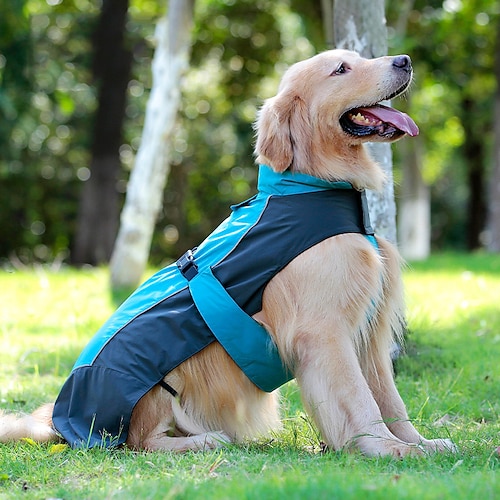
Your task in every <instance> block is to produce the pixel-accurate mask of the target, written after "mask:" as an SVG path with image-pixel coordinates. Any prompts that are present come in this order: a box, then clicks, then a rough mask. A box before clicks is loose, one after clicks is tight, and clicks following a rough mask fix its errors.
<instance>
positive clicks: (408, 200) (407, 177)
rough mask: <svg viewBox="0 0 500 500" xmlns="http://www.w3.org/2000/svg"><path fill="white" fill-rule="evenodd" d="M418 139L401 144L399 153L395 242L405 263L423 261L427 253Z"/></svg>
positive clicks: (427, 211)
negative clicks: (400, 167)
mask: <svg viewBox="0 0 500 500" xmlns="http://www.w3.org/2000/svg"><path fill="white" fill-rule="evenodd" d="M419 145H420V141H419V139H418V138H415V139H412V140H411V141H405V142H404V143H403V144H401V146H400V151H401V153H402V160H403V162H402V172H403V175H402V179H403V180H402V182H401V196H400V199H399V220H398V240H399V250H400V252H401V255H402V256H403V257H404V258H405V259H408V260H423V259H425V258H427V257H428V256H429V254H430V246H431V245H430V241H431V223H430V220H431V199H430V198H431V197H430V189H429V186H427V184H426V183H425V182H424V180H423V178H422V174H421V165H420V163H421V158H422V155H421V153H420V151H419Z"/></svg>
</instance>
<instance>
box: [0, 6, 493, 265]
mask: <svg viewBox="0 0 500 500" xmlns="http://www.w3.org/2000/svg"><path fill="white" fill-rule="evenodd" d="M0 4H1V10H0V12H1V15H0V229H1V230H0V263H3V264H5V265H7V264H9V263H10V264H12V263H14V264H19V265H21V264H30V263H33V262H54V261H58V262H63V261H64V262H67V263H70V264H92V265H95V264H101V263H106V261H107V260H108V259H109V257H110V255H109V254H104V255H102V254H101V255H95V254H92V252H91V251H90V252H89V251H87V250H83V247H82V248H79V245H80V246H81V241H82V236H81V235H82V234H88V233H89V229H90V232H92V227H90V228H89V224H90V225H91V224H92V222H90V221H89V220H88V219H86V217H85V214H84V213H83V211H82V205H83V203H82V197H83V193H84V188H85V185H86V184H88V181H89V179H90V176H91V174H92V175H94V176H98V178H99V179H102V182H101V186H102V188H103V190H104V191H102V192H104V193H105V194H104V195H103V196H101V197H102V198H105V199H106V201H107V203H108V208H106V209H105V210H104V209H103V216H102V218H103V221H102V222H103V223H104V224H107V227H108V229H107V230H108V231H109V234H110V235H113V238H114V236H115V235H116V232H117V229H118V221H119V214H120V208H121V206H122V204H123V202H124V197H125V193H126V190H127V181H128V178H129V173H130V170H131V169H132V167H133V166H134V159H135V156H136V153H137V150H138V147H139V144H140V141H141V132H142V126H143V123H144V114H145V107H146V103H147V99H148V96H149V92H150V89H151V85H152V82H151V61H152V57H153V53H154V44H153V35H154V30H155V25H156V23H157V21H158V19H159V18H161V17H162V16H164V15H165V8H166V2H160V1H154V0H120V1H118V0H102V2H97V1H91V0H1V1H0ZM321 4H322V2H321V0H314V1H308V0H238V1H235V0H197V1H196V4H195V19H194V26H195V28H194V32H193V42H192V49H191V59H190V69H189V71H188V72H187V74H186V75H185V78H184V81H183V84H182V100H181V108H180V110H179V118H178V123H177V125H176V128H175V134H174V137H173V138H172V141H173V143H172V144H173V148H172V154H171V169H170V173H169V176H168V183H167V187H166V189H165V192H164V203H163V208H162V211H161V214H160V216H159V218H158V221H157V224H156V230H155V234H154V238H153V243H152V248H151V254H150V262H151V264H153V265H155V266H156V265H160V264H162V263H164V262H166V261H168V260H169V259H172V258H175V257H177V256H178V255H179V254H181V253H182V252H184V251H185V250H186V249H187V248H190V247H192V246H195V245H196V244H198V243H199V242H200V241H201V240H202V239H203V238H204V237H205V236H206V235H207V234H208V233H209V232H211V230H212V229H213V228H214V227H215V226H216V225H217V224H219V222H220V221H221V220H222V219H223V218H225V217H226V216H227V214H228V206H229V205H230V204H232V203H235V202H238V201H241V200H243V199H245V198H247V197H249V196H250V195H251V194H253V190H254V188H255V181H256V172H257V170H256V167H255V164H254V158H253V144H254V132H253V129H252V122H253V120H254V119H255V116H256V110H257V109H258V107H259V106H260V105H261V104H262V102H263V100H264V99H265V98H267V97H270V96H271V95H273V94H274V93H275V91H276V88H277V83H278V81H279V78H280V76H281V74H282V73H283V71H284V70H285V69H286V67H287V66H288V65H290V64H292V63H293V62H296V61H297V60H300V59H303V58H306V57H309V56H311V55H313V54H315V53H317V52H319V51H322V50H325V49H328V48H332V47H331V44H330V43H329V42H328V34H327V33H325V29H324V26H325V23H324V14H323V9H322V5H321ZM385 5H386V16H387V28H388V44H389V54H399V53H408V54H409V55H410V56H411V57H412V60H413V63H414V68H415V82H414V84H413V86H412V89H411V92H410V94H409V95H408V96H407V97H406V98H404V99H398V100H395V101H394V102H393V105H394V106H395V107H397V108H398V109H402V110H404V111H405V112H407V113H409V114H410V115H411V116H412V117H413V118H414V120H415V121H416V122H417V123H418V125H419V126H420V129H421V134H420V136H419V137H418V138H416V139H412V140H404V141H401V142H398V143H397V144H396V145H395V146H394V148H393V154H394V177H395V180H396V188H395V189H396V203H397V204H398V208H400V209H401V210H400V211H401V213H403V212H404V211H402V209H403V205H404V204H405V203H406V202H408V203H410V205H409V206H410V213H412V209H411V207H412V206H416V205H411V203H417V204H420V205H422V204H423V206H424V208H423V212H424V213H425V212H426V211H427V212H428V213H429V214H430V226H429V230H428V236H426V238H428V248H429V249H430V250H433V251H442V250H449V249H453V250H459V251H464V252H468V251H475V250H478V249H481V248H488V249H490V250H492V251H500V248H496V247H495V244H494V238H492V234H493V233H494V227H495V224H496V225H498V224H499V222H498V219H497V218H495V217H494V216H493V214H495V211H494V209H493V206H494V205H495V203H498V201H497V199H498V196H496V195H495V193H494V188H495V185H496V182H497V181H495V180H494V179H495V176H498V175H499V174H498V173H497V170H499V169H500V166H498V165H496V163H495V158H496V157H499V158H500V153H499V152H500V137H498V136H499V135H500V134H497V137H495V126H494V125H495V119H496V118H497V115H498V111H497V112H496V113H495V101H496V99H498V80H499V78H500V68H499V66H500V58H498V57H497V59H495V58H496V54H497V53H499V52H500V50H499V48H500V43H499V39H500V36H499V32H500V6H499V2H498V1H497V0H481V1H480V0H468V1H461V0H446V1H444V2H443V1H433V0H431V1H425V2H424V1H420V0H406V1H401V0H399V1H396V0H386V4H385ZM495 47H497V48H495ZM499 161H500V160H499ZM415 200H416V201H415ZM415 210H417V209H415ZM418 210H420V209H418ZM407 212H408V211H407ZM399 223H400V224H401V225H402V226H404V227H407V223H406V222H404V221H401V220H400V221H399ZM422 224H426V222H425V221H424V222H422ZM403 229H404V228H403ZM424 233H425V231H424ZM400 234H401V238H403V239H404V238H408V237H411V235H410V236H408V235H406V236H405V234H404V231H402V232H401V233H400ZM402 243H403V244H404V242H402ZM424 253H425V252H424ZM421 257H425V255H419V258H421Z"/></svg>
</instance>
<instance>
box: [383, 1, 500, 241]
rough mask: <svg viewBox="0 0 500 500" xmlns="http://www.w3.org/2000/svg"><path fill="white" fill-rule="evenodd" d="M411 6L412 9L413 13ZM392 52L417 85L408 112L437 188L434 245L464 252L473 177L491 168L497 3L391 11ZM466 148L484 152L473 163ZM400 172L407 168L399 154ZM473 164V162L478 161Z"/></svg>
mask: <svg viewBox="0 0 500 500" xmlns="http://www.w3.org/2000/svg"><path fill="white" fill-rule="evenodd" d="M408 6H411V7H410V8H409V9H408ZM387 14H388V20H389V21H388V22H389V25H390V30H389V35H390V37H389V45H390V47H391V51H392V52H394V53H400V52H407V53H409V54H410V55H411V57H412V60H413V62H414V66H415V84H414V86H413V88H412V90H411V95H410V101H409V105H408V110H407V112H408V113H409V114H411V115H412V116H413V117H414V119H415V120H416V121H417V123H418V124H419V125H420V130H421V134H420V138H419V140H420V141H422V147H421V149H422V151H423V153H422V154H423V166H422V175H423V178H424V180H425V181H426V182H427V183H429V184H430V185H431V189H432V191H431V193H432V214H433V216H434V220H433V227H434V234H433V243H434V246H435V247H437V248H443V247H451V248H461V247H462V248H463V247H464V245H465V232H466V231H465V225H466V217H467V212H466V211H465V210H464V207H466V205H467V200H468V198H469V197H470V192H469V185H468V182H469V179H468V178H467V171H468V170H469V169H473V168H478V169H484V171H485V174H486V177H487V176H488V175H489V171H490V168H491V160H490V158H491V147H492V142H493V138H492V132H493V131H492V127H493V119H494V113H493V107H494V104H493V99H494V92H495V87H496V83H495V78H494V71H493V70H494V52H495V51H494V44H495V37H496V34H497V25H498V20H499V14H500V9H499V6H498V2H496V1H495V0H472V1H467V2H465V1H461V0H457V1H455V0H450V1H445V2H441V1H433V2H422V1H419V0H417V1H415V2H405V4H404V5H403V6H402V4H401V2H394V1H390V2H388V3H387ZM467 140H468V141H470V142H475V143H476V144H480V145H481V146H482V149H481V151H480V152H478V153H477V154H476V155H475V158H473V159H472V161H475V162H476V164H475V165H470V164H468V163H467V162H469V163H470V161H471V158H470V156H471V155H470V154H468V151H467ZM395 151H396V155H395V166H396V168H397V166H398V163H399V162H400V161H401V157H399V156H398V148H397V147H396V148H395ZM472 156H474V155H472Z"/></svg>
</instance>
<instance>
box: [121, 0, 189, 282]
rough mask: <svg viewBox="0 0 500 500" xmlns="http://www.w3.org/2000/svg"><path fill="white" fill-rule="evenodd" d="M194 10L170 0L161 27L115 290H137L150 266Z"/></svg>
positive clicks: (127, 204) (180, 1)
mask: <svg viewBox="0 0 500 500" xmlns="http://www.w3.org/2000/svg"><path fill="white" fill-rule="evenodd" d="M193 6H194V0H171V1H170V3H169V8H168V12H167V16H168V17H167V18H166V19H163V20H160V22H159V23H158V25H157V30H156V40H157V47H156V51H155V56H154V59H153V87H152V89H151V95H150V97H149V101H148V106H147V108H146V119H145V124H144V131H143V134H142V142H141V146H140V148H139V151H138V154H137V159H136V163H135V168H134V170H133V171H132V174H131V177H130V182H129V185H128V189H127V197H126V200H125V206H124V208H123V212H122V216H121V226H120V231H119V233H118V238H117V240H116V244H115V249H114V251H113V257H112V260H111V284H112V286H113V288H132V287H134V286H136V285H137V284H138V283H139V282H140V280H141V278H142V275H143V273H144V270H145V268H146V265H147V262H148V257H149V251H150V246H151V240H152V237H153V230H154V227H155V223H156V219H157V217H158V213H159V211H160V209H161V206H162V196H163V189H164V186H165V183H166V180H167V176H168V171H169V166H170V165H169V162H170V154H169V151H170V147H171V137H172V134H173V129H174V126H175V123H176V116H177V110H178V107H179V102H180V80H181V78H182V76H183V74H184V72H185V71H186V69H187V67H188V65H189V54H190V48H191V29H192V25H193Z"/></svg>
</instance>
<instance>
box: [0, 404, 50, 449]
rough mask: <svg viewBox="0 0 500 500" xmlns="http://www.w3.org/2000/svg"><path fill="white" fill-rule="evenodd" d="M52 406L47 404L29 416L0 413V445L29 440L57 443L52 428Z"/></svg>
mask: <svg viewBox="0 0 500 500" xmlns="http://www.w3.org/2000/svg"><path fill="white" fill-rule="evenodd" d="M53 410H54V404H53V403H49V404H45V405H43V406H41V407H40V408H38V409H37V410H35V411H34V412H33V413H32V414H31V415H14V414H12V413H4V412H1V411H0V443H8V442H12V441H19V440H21V439H23V438H29V439H32V440H33V441H36V442H37V443H47V442H51V441H59V437H58V436H57V434H56V432H55V430H54V428H53V427H52V411H53Z"/></svg>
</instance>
